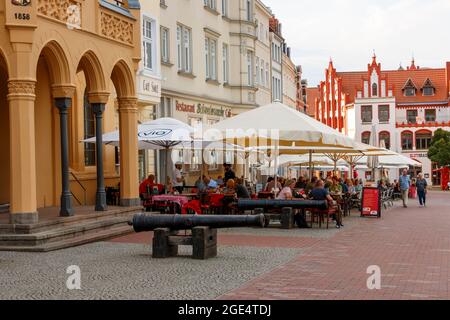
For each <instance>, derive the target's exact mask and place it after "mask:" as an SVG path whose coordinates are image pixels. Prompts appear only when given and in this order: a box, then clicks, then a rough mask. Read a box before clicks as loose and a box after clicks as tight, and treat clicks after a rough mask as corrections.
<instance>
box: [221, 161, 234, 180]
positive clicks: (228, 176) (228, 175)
mask: <svg viewBox="0 0 450 320" xmlns="http://www.w3.org/2000/svg"><path fill="white" fill-rule="evenodd" d="M223 167H224V168H225V177H224V179H223V182H224V183H225V184H226V183H227V181H228V180H230V179H233V180H234V179H236V174H235V173H234V171H233V169H232V168H231V164H229V163H225V164H224V165H223Z"/></svg>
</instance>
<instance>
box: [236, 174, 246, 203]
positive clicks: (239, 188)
mask: <svg viewBox="0 0 450 320" xmlns="http://www.w3.org/2000/svg"><path fill="white" fill-rule="evenodd" d="M235 181H236V195H237V197H238V199H250V194H249V193H248V190H247V188H246V187H245V186H244V184H243V183H242V179H239V178H236V179H235Z"/></svg>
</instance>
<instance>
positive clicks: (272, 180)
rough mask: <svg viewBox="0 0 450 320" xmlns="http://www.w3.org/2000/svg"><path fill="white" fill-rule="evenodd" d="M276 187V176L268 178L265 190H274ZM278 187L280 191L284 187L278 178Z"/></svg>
mask: <svg viewBox="0 0 450 320" xmlns="http://www.w3.org/2000/svg"><path fill="white" fill-rule="evenodd" d="M274 189H275V178H273V177H270V178H268V179H267V184H266V187H265V188H264V191H265V192H272V191H273V190H274ZM277 189H278V191H280V190H281V189H282V187H281V183H280V181H279V180H277Z"/></svg>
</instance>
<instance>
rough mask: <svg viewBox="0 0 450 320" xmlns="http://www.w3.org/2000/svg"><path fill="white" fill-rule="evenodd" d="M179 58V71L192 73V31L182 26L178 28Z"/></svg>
mask: <svg viewBox="0 0 450 320" xmlns="http://www.w3.org/2000/svg"><path fill="white" fill-rule="evenodd" d="M177 58H178V59H177V60H178V62H177V63H178V70H179V71H182V72H186V73H192V30H191V29H190V28H187V27H185V26H182V25H178V26H177Z"/></svg>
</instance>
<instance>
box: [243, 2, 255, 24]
mask: <svg viewBox="0 0 450 320" xmlns="http://www.w3.org/2000/svg"><path fill="white" fill-rule="evenodd" d="M245 12H246V14H247V17H246V18H247V21H253V6H252V0H245Z"/></svg>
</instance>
